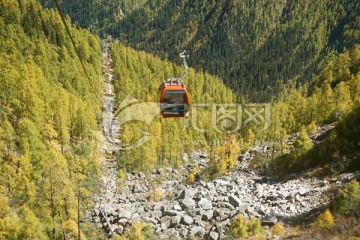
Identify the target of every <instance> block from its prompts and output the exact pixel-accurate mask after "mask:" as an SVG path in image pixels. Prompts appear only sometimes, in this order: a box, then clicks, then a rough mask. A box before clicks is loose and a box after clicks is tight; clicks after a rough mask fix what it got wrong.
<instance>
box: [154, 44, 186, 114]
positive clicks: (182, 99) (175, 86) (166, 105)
mask: <svg viewBox="0 0 360 240" xmlns="http://www.w3.org/2000/svg"><path fill="white" fill-rule="evenodd" d="M185 53H186V51H184V52H182V53H180V57H181V58H182V59H183V63H184V74H183V76H182V77H180V78H170V79H168V80H167V81H166V82H163V83H162V84H161V85H160V87H159V91H158V94H159V99H160V100H159V101H160V111H161V115H162V116H163V117H164V118H174V117H187V116H188V115H189V107H190V94H189V91H188V90H187V89H186V87H185V85H184V83H183V79H184V78H185V76H186V73H187V65H186V57H188V56H186V55H185Z"/></svg>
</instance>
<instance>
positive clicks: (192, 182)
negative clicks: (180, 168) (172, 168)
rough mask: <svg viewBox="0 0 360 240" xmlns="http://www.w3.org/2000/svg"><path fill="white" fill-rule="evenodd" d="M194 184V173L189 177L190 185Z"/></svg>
mask: <svg viewBox="0 0 360 240" xmlns="http://www.w3.org/2000/svg"><path fill="white" fill-rule="evenodd" d="M194 182H195V175H194V174H193V173H190V174H189V177H188V183H189V184H194Z"/></svg>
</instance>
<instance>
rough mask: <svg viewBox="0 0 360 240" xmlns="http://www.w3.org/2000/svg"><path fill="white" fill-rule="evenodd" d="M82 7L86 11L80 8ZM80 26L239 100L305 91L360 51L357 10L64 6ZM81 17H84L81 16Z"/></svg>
mask: <svg viewBox="0 0 360 240" xmlns="http://www.w3.org/2000/svg"><path fill="white" fill-rule="evenodd" d="M43 2H44V4H48V3H47V2H49V1H43ZM82 4H85V6H86V8H84V7H81V5H82ZM63 6H64V8H65V9H66V10H67V13H68V14H70V16H72V18H73V20H74V21H75V22H78V23H79V24H80V25H81V26H84V27H90V28H92V27H93V26H98V27H99V28H97V29H100V31H101V34H111V35H112V36H114V37H116V38H120V40H121V42H123V43H124V44H125V45H130V46H132V47H133V48H135V49H138V50H145V51H147V52H152V53H155V54H157V55H159V56H161V57H162V58H167V59H171V60H174V59H176V57H177V54H178V53H179V52H181V51H182V50H184V49H187V50H189V51H190V53H191V55H192V57H191V59H190V60H189V61H190V65H191V66H193V67H195V69H197V70H202V71H207V72H209V73H210V74H213V75H218V76H220V77H221V78H222V80H223V81H224V83H225V84H226V85H227V86H229V87H230V88H231V89H233V90H234V91H236V92H238V93H241V94H239V95H238V97H239V98H245V100H250V101H252V102H263V101H269V100H271V99H272V97H273V96H274V94H275V95H276V94H278V93H279V92H280V91H281V85H282V84H283V83H287V82H296V83H297V84H298V85H300V84H304V83H307V82H308V81H309V80H310V79H311V78H312V76H313V74H314V73H317V72H318V71H319V69H320V68H321V66H323V64H324V63H326V61H327V60H326V59H328V58H332V57H333V56H334V54H335V55H336V54H337V53H338V52H342V51H343V50H344V49H349V48H351V47H352V46H353V45H354V44H355V43H360V40H359V39H360V28H359V24H360V17H359V12H360V3H359V2H358V1H352V0H341V1H337V0H320V1H315V2H314V1H311V0H306V1H297V0H290V1H285V0H282V1H267V0H261V1H230V0H223V1H214V0H204V1H193V0H188V1H162V0H156V1H124V0H118V1H112V3H111V4H110V5H109V4H108V2H107V1H105V2H101V1H85V2H81V3H80V2H76V3H75V2H74V1H63ZM79 9H84V10H85V11H81V14H78V13H79Z"/></svg>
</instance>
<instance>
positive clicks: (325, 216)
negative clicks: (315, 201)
mask: <svg viewBox="0 0 360 240" xmlns="http://www.w3.org/2000/svg"><path fill="white" fill-rule="evenodd" d="M316 226H318V227H319V228H326V229H331V228H332V227H333V226H334V217H333V215H332V214H331V212H330V210H329V209H327V210H326V211H325V212H323V213H321V214H320V216H319V218H318V219H317V221H316Z"/></svg>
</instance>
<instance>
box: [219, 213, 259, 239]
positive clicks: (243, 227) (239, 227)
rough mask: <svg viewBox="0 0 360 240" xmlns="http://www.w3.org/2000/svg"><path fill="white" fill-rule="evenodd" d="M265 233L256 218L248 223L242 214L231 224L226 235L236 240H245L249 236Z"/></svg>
mask: <svg viewBox="0 0 360 240" xmlns="http://www.w3.org/2000/svg"><path fill="white" fill-rule="evenodd" d="M262 231H263V228H262V226H261V223H260V221H259V220H258V219H256V218H251V219H250V220H248V221H246V220H245V219H244V216H243V215H242V214H238V215H237V216H236V217H235V218H234V219H233V220H232V222H231V224H230V226H229V228H228V229H227V231H226V233H227V234H228V235H229V236H230V237H232V238H234V239H238V238H245V237H247V236H255V235H257V234H260V233H261V232H262Z"/></svg>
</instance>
